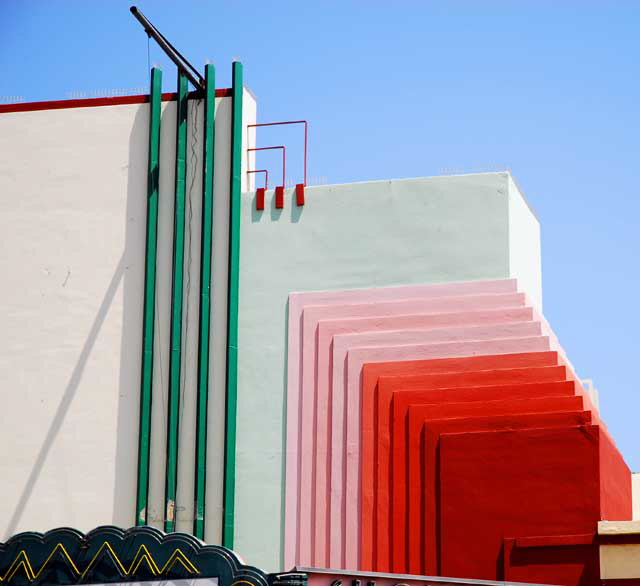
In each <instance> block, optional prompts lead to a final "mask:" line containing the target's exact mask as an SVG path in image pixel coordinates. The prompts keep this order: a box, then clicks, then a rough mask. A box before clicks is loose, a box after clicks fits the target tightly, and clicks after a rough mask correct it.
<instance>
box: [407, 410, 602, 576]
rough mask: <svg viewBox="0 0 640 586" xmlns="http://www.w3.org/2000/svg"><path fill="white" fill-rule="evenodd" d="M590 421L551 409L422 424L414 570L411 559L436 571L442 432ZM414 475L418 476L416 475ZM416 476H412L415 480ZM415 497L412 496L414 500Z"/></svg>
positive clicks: (412, 503) (412, 534)
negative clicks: (439, 453) (545, 411)
mask: <svg viewBox="0 0 640 586" xmlns="http://www.w3.org/2000/svg"><path fill="white" fill-rule="evenodd" d="M590 423H591V413H590V412H589V411H558V412H552V413H524V414H518V415H502V416H500V415H498V416H486V417H470V418H461V419H434V420H429V421H428V423H426V424H424V425H423V427H422V434H421V435H420V439H419V441H420V442H421V444H422V449H421V450H420V452H421V454H420V455H421V457H422V462H421V463H420V465H419V468H418V470H413V469H410V470H409V474H410V477H411V478H412V480H411V482H414V481H415V482H416V483H417V485H418V490H419V494H418V495H417V497H416V495H415V494H413V495H410V500H409V515H410V516H409V537H408V539H409V548H410V549H409V555H410V562H411V563H410V570H411V572H412V573H413V572H414V568H415V567H416V566H415V565H414V563H413V562H414V559H413V556H414V555H415V556H416V559H417V561H419V562H421V563H422V565H421V566H420V570H419V571H417V572H416V573H422V574H428V575H438V574H440V571H441V570H440V567H439V564H438V560H439V556H438V549H439V547H438V542H439V533H438V531H437V526H438V524H439V523H438V511H439V506H440V505H439V486H438V478H439V474H438V461H439V455H438V452H439V441H440V435H441V434H443V433H460V432H465V431H492V430H494V429H496V430H499V429H506V430H508V429H532V428H553V427H556V428H567V427H576V426H580V425H588V424H590ZM416 475H421V478H419V479H415V477H416ZM414 479H415V480H414ZM414 499H415V500H414Z"/></svg>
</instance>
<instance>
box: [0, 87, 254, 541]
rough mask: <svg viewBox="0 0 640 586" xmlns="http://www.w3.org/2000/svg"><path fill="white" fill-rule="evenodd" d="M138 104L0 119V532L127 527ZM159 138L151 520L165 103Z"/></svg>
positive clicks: (221, 184) (215, 338)
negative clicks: (0, 401) (0, 392)
mask: <svg viewBox="0 0 640 586" xmlns="http://www.w3.org/2000/svg"><path fill="white" fill-rule="evenodd" d="M245 103H246V105H247V110H246V112H245V118H246V120H245V122H246V123H250V122H253V121H254V119H255V102H254V101H253V98H252V97H251V96H250V95H249V94H247V93H246V92H245ZM189 109H190V114H189V138H188V161H187V164H188V178H187V187H188V204H187V217H188V226H187V242H188V243H189V244H190V247H189V251H190V253H189V255H188V256H189V257H190V261H191V262H190V264H189V265H188V267H187V274H188V279H187V284H185V314H186V316H187V320H186V323H185V333H186V334H187V335H186V336H185V338H184V348H183V351H184V364H185V365H186V366H187V367H188V368H187V369H186V370H185V374H184V375H183V379H184V390H183V398H184V400H183V403H182V410H181V424H180V429H181V435H180V457H179V478H180V482H179V492H178V502H177V507H178V527H179V528H181V529H190V528H191V520H192V508H193V466H194V462H193V446H194V441H195V438H194V422H195V405H194V392H195V364H196V345H197V330H198V328H197V318H198V287H199V283H198V275H199V250H200V244H199V232H200V198H201V175H200V152H201V148H202V143H201V138H202V118H203V106H202V104H201V103H199V102H196V101H190V102H189ZM148 110H149V108H148V105H147V104H140V105H120V106H103V107H92V108H73V109H60V110H44V111H34V112H22V113H4V114H0V152H2V153H3V156H2V158H0V270H1V271H2V274H3V275H4V280H3V287H2V288H0V306H1V307H2V308H3V311H2V313H0V331H2V332H3V336H2V337H1V338H0V376H1V377H2V380H3V388H4V393H5V397H6V401H7V402H6V405H7V409H5V410H3V415H2V425H1V426H0V445H1V446H2V448H0V449H1V450H2V455H1V461H2V464H3V479H4V482H3V499H2V501H1V502H0V529H1V531H0V533H1V536H0V538H6V537H8V536H9V535H11V534H13V533H16V532H18V531H22V530H39V531H43V530H47V529H51V528H53V527H56V526H61V525H65V526H72V527H77V528H78V529H81V530H89V529H91V528H93V527H95V526H96V525H100V524H115V525H119V526H122V527H127V526H130V525H132V524H133V521H134V503H135V489H136V486H135V485H136V464H137V442H138V413H139V386H140V348H141V323H142V315H141V312H142V302H143V281H144V246H145V214H146V205H145V198H146V172H147V171H146V170H147V149H148V144H147V143H148ZM216 112H217V113H216V163H215V186H214V189H215V197H216V201H215V207H214V217H215V220H214V221H215V237H214V277H213V281H214V282H213V307H214V317H213V320H214V321H213V330H212V344H213V348H212V368H211V397H212V398H211V403H212V405H211V408H210V413H211V416H212V417H211V423H212V425H211V432H210V434H209V450H208V453H209V462H210V466H209V470H208V474H209V477H208V489H209V491H208V505H209V508H208V513H209V515H210V516H209V517H208V519H207V521H208V531H207V538H208V539H209V540H210V541H211V542H219V539H220V527H221V514H220V512H221V491H222V480H221V479H222V474H221V471H222V459H221V453H222V444H223V433H224V430H223V421H224V416H223V413H224V402H222V405H221V404H220V398H221V397H223V389H224V352H225V331H226V316H225V314H226V305H225V303H226V256H227V235H228V224H227V222H228V220H227V211H228V194H229V136H230V99H229V98H222V99H217V100H216ZM245 135H246V132H245ZM161 136H162V145H161V166H160V169H161V173H160V212H159V234H158V282H157V285H158V287H157V299H156V303H157V321H156V340H155V345H156V357H157V360H156V367H155V369H154V401H153V427H152V460H151V486H150V502H149V517H150V519H151V521H152V524H154V525H156V526H160V521H161V518H162V510H163V504H162V501H163V491H164V453H165V441H166V435H165V431H166V385H167V375H168V340H169V304H170V291H171V284H170V279H171V258H172V229H173V174H174V164H175V162H174V156H175V103H171V102H169V103H163V109H162V135H161ZM245 146H246V145H245ZM243 176H245V174H244V173H243ZM222 401H223V399H222Z"/></svg>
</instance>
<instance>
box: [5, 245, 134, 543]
mask: <svg viewBox="0 0 640 586" xmlns="http://www.w3.org/2000/svg"><path fill="white" fill-rule="evenodd" d="M124 260H125V259H124V254H123V255H122V256H121V257H120V260H119V261H118V265H117V266H116V270H115V272H114V273H113V277H111V282H110V283H109V286H108V287H107V291H106V292H105V294H104V297H103V298H102V302H101V303H100V307H99V308H98V313H97V314H96V317H95V319H94V320H93V324H92V325H91V329H90V330H89V335H88V336H87V339H86V340H85V343H84V346H83V347H82V351H81V352H80V356H79V357H78V361H77V362H76V365H75V367H74V369H73V372H72V373H71V377H70V378H69V382H68V383H67V388H66V389H65V391H64V394H63V395H62V400H61V401H60V404H59V405H58V409H57V410H56V414H55V415H54V417H53V420H52V421H51V425H50V426H49V430H48V431H47V435H46V436H45V438H44V442H43V444H42V447H41V448H40V452H39V453H38V457H37V458H36V461H35V464H34V465H33V468H32V469H31V473H30V474H29V478H27V481H26V483H25V487H24V488H23V490H22V494H21V495H20V500H19V501H18V504H17V505H16V507H15V510H14V512H13V515H12V516H11V519H10V520H9V524H8V525H7V528H6V533H5V539H6V538H8V537H10V536H11V535H13V534H14V533H15V530H16V527H17V526H18V523H19V522H20V518H21V517H22V514H23V513H24V510H25V508H26V506H27V503H28V502H29V499H30V498H31V494H32V493H33V489H34V487H35V485H36V482H37V480H38V477H39V476H40V473H41V472H42V467H43V466H44V463H45V462H46V460H47V457H48V455H49V451H50V450H51V446H52V444H53V441H54V439H55V437H56V435H57V434H58V432H59V431H60V428H61V427H62V423H63V422H64V419H65V417H66V415H67V412H68V411H69V407H70V406H71V402H72V401H73V399H74V397H75V395H76V392H77V390H78V386H79V385H80V381H81V380H82V374H83V373H84V369H85V366H86V364H87V361H88V360H89V356H90V355H91V351H92V350H93V346H94V345H95V342H96V339H97V338H98V334H99V333H100V328H101V327H102V324H103V323H104V320H105V318H106V316H107V313H108V312H109V307H110V306H111V303H112V302H113V298H114V297H115V295H116V292H117V290H118V285H119V284H120V280H121V279H122V276H123V274H124V266H125V265H124Z"/></svg>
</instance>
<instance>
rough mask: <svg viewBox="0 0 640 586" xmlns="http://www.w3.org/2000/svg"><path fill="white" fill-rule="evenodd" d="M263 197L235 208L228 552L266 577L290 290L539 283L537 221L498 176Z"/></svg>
mask: <svg viewBox="0 0 640 586" xmlns="http://www.w3.org/2000/svg"><path fill="white" fill-rule="evenodd" d="M272 198H273V192H269V193H268V194H267V209H266V210H265V211H264V212H257V211H255V209H254V207H255V202H254V195H253V193H246V194H244V195H243V202H242V230H241V251H240V255H241V271H240V326H239V327H240V337H239V388H238V445H237V478H236V526H235V547H236V549H237V550H238V551H239V552H242V555H243V556H244V557H245V558H246V559H247V561H248V562H249V563H252V564H255V565H258V566H259V567H263V568H267V569H268V570H274V571H275V570H280V569H282V567H281V566H282V563H283V562H282V558H281V553H282V538H283V535H282V523H283V486H284V484H283V482H284V465H285V461H284V455H283V454H284V448H283V446H284V440H285V436H284V430H285V427H284V421H285V417H286V413H285V398H286V396H285V395H286V360H285V349H286V331H287V329H286V328H287V326H286V320H287V297H288V295H289V293H290V292H292V291H313V290H318V289H327V290H331V289H345V288H358V287H372V286H387V285H400V284H419V283H424V284H427V283H438V282H447V281H463V280H469V279H490V278H502V277H512V276H518V278H519V279H520V280H521V281H522V282H523V283H524V284H525V285H526V289H525V290H526V291H527V292H528V293H529V294H530V295H531V296H532V297H533V298H534V299H536V300H538V301H539V300H540V290H541V286H540V256H539V251H540V243H539V226H538V222H537V220H536V218H535V217H534V216H533V214H532V213H531V212H530V211H529V208H528V207H527V206H526V204H523V203H522V199H521V196H520V194H519V192H517V191H515V187H514V185H513V183H512V181H511V178H510V177H509V175H508V174H507V173H488V174H478V175H462V176H455V177H433V178H426V179H405V180H392V181H375V182H364V183H353V184H347V185H327V186H319V187H310V188H307V190H306V203H305V205H304V207H301V208H298V207H296V206H295V199H293V193H292V190H288V191H287V196H286V200H285V209H283V210H276V209H275V207H274V202H273V200H272ZM514 209H515V211H514ZM514 248H515V249H517V250H514Z"/></svg>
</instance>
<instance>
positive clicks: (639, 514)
mask: <svg viewBox="0 0 640 586" xmlns="http://www.w3.org/2000/svg"><path fill="white" fill-rule="evenodd" d="M631 491H632V494H633V519H634V520H636V521H640V472H636V473H634V474H633V475H632V476H631Z"/></svg>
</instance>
